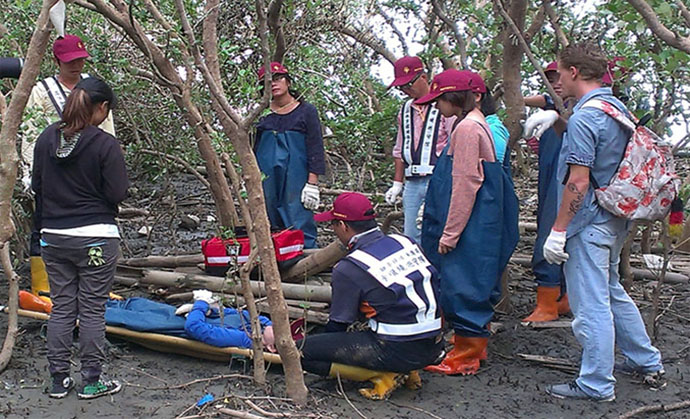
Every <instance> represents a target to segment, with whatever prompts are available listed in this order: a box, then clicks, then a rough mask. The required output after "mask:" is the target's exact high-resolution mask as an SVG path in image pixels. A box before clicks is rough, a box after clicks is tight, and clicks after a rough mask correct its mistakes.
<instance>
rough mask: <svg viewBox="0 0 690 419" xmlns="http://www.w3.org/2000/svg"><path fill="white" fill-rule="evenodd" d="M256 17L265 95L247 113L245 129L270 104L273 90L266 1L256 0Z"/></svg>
mask: <svg viewBox="0 0 690 419" xmlns="http://www.w3.org/2000/svg"><path fill="white" fill-rule="evenodd" d="M255 4H256V17H257V20H258V22H259V25H258V28H257V31H258V32H259V41H260V45H261V55H262V56H263V57H264V59H263V66H264V69H265V74H266V76H265V77H264V80H263V82H264V95H263V96H262V97H261V101H260V102H259V104H258V105H257V106H255V107H254V108H253V109H251V110H250V111H249V112H248V113H247V117H246V118H244V125H243V127H244V128H245V129H249V127H250V126H251V124H252V123H254V120H255V119H256V118H257V117H258V116H259V115H260V114H261V112H263V110H264V109H266V107H267V106H268V104H269V101H270V98H271V96H270V94H269V93H270V91H271V77H270V74H271V67H270V66H271V63H270V61H271V59H270V57H271V50H270V47H269V45H268V22H267V17H266V13H265V12H264V2H263V0H256V3H255ZM278 15H280V11H279V12H278Z"/></svg>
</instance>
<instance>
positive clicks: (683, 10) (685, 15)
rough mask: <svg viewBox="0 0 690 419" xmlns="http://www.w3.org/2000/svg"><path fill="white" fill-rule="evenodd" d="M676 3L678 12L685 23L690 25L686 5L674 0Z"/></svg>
mask: <svg viewBox="0 0 690 419" xmlns="http://www.w3.org/2000/svg"><path fill="white" fill-rule="evenodd" d="M676 5H678V8H679V9H680V14H681V16H683V19H685V23H686V24H687V25H688V26H690V10H688V7H687V6H686V5H685V4H683V2H682V1H680V0H676Z"/></svg>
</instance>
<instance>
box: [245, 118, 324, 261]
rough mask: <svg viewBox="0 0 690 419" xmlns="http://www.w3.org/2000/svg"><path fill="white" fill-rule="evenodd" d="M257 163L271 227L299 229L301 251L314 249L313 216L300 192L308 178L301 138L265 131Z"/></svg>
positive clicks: (303, 145) (257, 152)
mask: <svg viewBox="0 0 690 419" xmlns="http://www.w3.org/2000/svg"><path fill="white" fill-rule="evenodd" d="M256 160H257V162H258V163H259V168H260V169H261V172H262V173H264V175H265V176H266V178H265V179H264V181H263V187H264V198H265V200H266V211H267V212H268V219H269V220H270V221H271V227H274V228H278V229H284V228H289V227H291V228H297V229H300V230H302V231H303V232H304V247H305V248H314V247H316V223H315V222H314V215H313V214H312V212H311V211H309V210H308V209H306V208H304V205H302V188H304V185H305V184H306V183H307V178H308V176H309V173H308V172H307V148H306V145H305V142H304V134H303V133H301V132H297V131H285V132H277V131H264V132H263V133H262V135H261V141H260V142H259V146H258V149H257V150H256Z"/></svg>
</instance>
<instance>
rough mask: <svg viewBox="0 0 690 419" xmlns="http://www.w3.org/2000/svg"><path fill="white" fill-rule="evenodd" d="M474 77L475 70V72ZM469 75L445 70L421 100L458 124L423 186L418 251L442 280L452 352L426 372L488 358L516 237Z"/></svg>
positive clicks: (470, 367) (514, 210) (459, 369)
mask: <svg viewBox="0 0 690 419" xmlns="http://www.w3.org/2000/svg"><path fill="white" fill-rule="evenodd" d="M476 77H478V75H476ZM473 79H475V76H474V75H470V74H469V72H467V71H458V70H454V69H453V70H446V71H444V72H443V73H440V74H439V75H437V76H436V77H434V80H433V82H432V85H431V91H430V93H429V94H428V95H426V96H424V97H422V98H420V99H418V102H419V103H429V102H432V101H436V107H437V108H438V109H439V110H440V111H441V113H442V114H443V115H444V116H446V117H450V116H453V115H455V116H457V121H458V122H456V125H455V127H454V128H453V132H452V133H451V136H450V140H449V142H448V145H447V146H446V148H445V150H444V151H443V153H442V154H441V157H439V160H438V161H437V163H436V168H435V169H434V173H433V175H432V177H431V180H430V183H429V189H428V191H427V195H426V201H425V207H424V219H423V224H422V248H423V249H424V252H425V253H426V256H427V257H428V258H429V260H430V261H431V263H432V264H433V265H434V266H435V267H436V268H437V269H438V271H439V273H440V277H441V286H440V288H441V291H440V294H441V297H440V301H441V308H442V309H443V314H444V317H445V319H446V324H447V325H449V326H450V327H452V328H453V330H454V331H455V336H454V338H453V344H454V347H453V349H452V350H451V351H450V352H449V353H448V354H447V355H446V357H445V359H444V360H443V362H441V363H440V364H439V365H432V366H429V367H427V368H426V369H427V370H428V371H433V372H440V373H443V374H448V375H453V374H474V373H476V372H477V370H478V369H479V364H480V360H483V359H486V347H487V344H488V336H489V330H488V324H489V322H490V321H491V318H492V317H493V313H494V311H493V304H495V303H496V302H497V301H495V300H496V299H497V295H496V293H495V292H494V290H495V289H496V286H497V284H498V283H499V281H500V278H501V274H502V273H503V269H505V266H506V265H507V263H508V259H510V255H511V254H512V252H513V250H514V249H515V246H516V245H517V240H518V231H517V226H518V225H517V220H518V218H517V217H518V202H517V197H516V196H515V191H514V190H513V183H512V181H511V179H510V176H509V174H508V173H507V170H506V169H505V168H504V166H503V165H502V163H501V162H500V161H498V159H497V158H496V151H495V148H494V144H493V138H492V135H491V131H490V128H489V125H488V124H487V122H486V119H485V118H484V115H483V114H482V112H481V109H480V106H479V101H478V99H479V97H480V93H478V92H476V89H475V87H476V86H475V84H476V81H475V82H474V83H473Z"/></svg>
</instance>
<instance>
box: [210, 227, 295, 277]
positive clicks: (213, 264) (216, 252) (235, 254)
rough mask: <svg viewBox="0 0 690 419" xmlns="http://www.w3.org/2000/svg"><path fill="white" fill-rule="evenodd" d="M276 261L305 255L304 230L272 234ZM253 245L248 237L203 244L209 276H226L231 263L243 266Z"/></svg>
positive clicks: (216, 239)
mask: <svg viewBox="0 0 690 419" xmlns="http://www.w3.org/2000/svg"><path fill="white" fill-rule="evenodd" d="M271 237H272V239H273V247H274V248H275V253H276V260H277V261H278V262H285V261H287V260H291V259H294V258H296V257H298V256H301V255H302V254H303V253H304V233H303V232H302V230H290V229H288V230H282V231H278V232H275V233H273V234H271ZM251 249H252V248H251V244H250V243H249V238H248V237H246V236H245V237H236V238H233V239H221V238H220V237H213V238H210V239H206V240H204V241H202V242H201V252H202V253H203V254H204V265H205V268H206V273H208V274H209V275H216V276H224V275H225V273H226V272H227V271H228V269H229V267H230V264H231V263H235V262H236V263H237V264H238V265H241V264H243V263H245V262H247V259H249V253H250V252H251Z"/></svg>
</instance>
